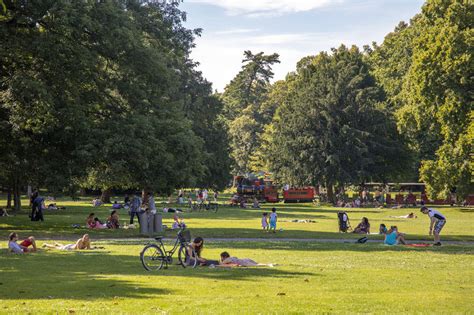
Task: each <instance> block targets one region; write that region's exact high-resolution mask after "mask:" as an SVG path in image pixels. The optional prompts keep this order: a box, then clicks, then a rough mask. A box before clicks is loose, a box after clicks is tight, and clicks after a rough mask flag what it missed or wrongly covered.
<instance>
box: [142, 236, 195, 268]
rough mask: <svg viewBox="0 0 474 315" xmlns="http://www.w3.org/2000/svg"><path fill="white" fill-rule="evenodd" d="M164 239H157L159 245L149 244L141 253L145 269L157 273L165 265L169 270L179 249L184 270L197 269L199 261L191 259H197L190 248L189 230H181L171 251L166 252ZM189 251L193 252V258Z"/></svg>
mask: <svg viewBox="0 0 474 315" xmlns="http://www.w3.org/2000/svg"><path fill="white" fill-rule="evenodd" d="M162 239H163V237H162V236H159V237H155V240H156V241H158V244H148V245H146V246H145V247H144V248H143V250H142V251H141V253H140V260H141V262H142V265H143V268H145V269H146V270H147V271H156V270H160V269H162V268H163V265H165V269H167V268H168V265H171V264H172V263H173V255H174V253H175V252H176V250H178V248H179V250H178V261H179V264H180V265H181V266H182V267H183V268H186V266H188V267H191V268H196V266H197V263H198V262H197V259H190V257H196V252H195V251H194V249H193V248H192V247H190V246H189V242H190V241H191V233H190V232H189V230H184V228H182V229H180V230H179V232H178V235H177V237H176V241H175V242H174V245H173V248H172V249H171V250H169V251H167V250H166V248H165V245H164V244H163V240H162ZM188 249H189V250H191V256H189V253H188Z"/></svg>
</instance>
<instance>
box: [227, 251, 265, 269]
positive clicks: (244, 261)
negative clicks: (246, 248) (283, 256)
mask: <svg viewBox="0 0 474 315" xmlns="http://www.w3.org/2000/svg"><path fill="white" fill-rule="evenodd" d="M219 266H220V267H273V264H259V263H258V262H256V261H254V260H252V259H250V258H237V257H230V255H229V253H228V252H223V253H221V261H220V263H219Z"/></svg>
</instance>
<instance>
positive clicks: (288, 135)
mask: <svg viewBox="0 0 474 315" xmlns="http://www.w3.org/2000/svg"><path fill="white" fill-rule="evenodd" d="M288 89H289V91H290V92H289V93H288V94H287V97H286V101H284V102H283V103H282V104H281V106H280V107H279V108H278V109H277V112H276V115H275V117H274V121H273V125H274V126H273V127H272V129H271V130H272V131H271V135H270V138H271V141H270V147H271V149H270V150H269V152H271V154H270V155H269V156H268V159H269V163H270V165H271V166H272V167H271V171H273V172H274V174H275V175H276V177H277V179H278V180H280V181H281V182H285V183H289V184H291V185H318V184H323V185H325V186H326V187H327V189H328V195H329V198H331V199H332V192H333V187H334V186H335V185H344V184H347V183H362V182H366V181H368V180H382V181H386V180H387V176H389V175H391V174H397V173H401V172H402V169H403V164H402V163H400V162H399V161H400V159H402V160H403V158H404V157H405V156H406V154H405V151H404V147H403V145H402V144H401V143H400V139H399V137H398V134H397V132H396V126H395V122H394V120H393V118H392V116H391V115H390V114H389V111H388V110H387V108H386V105H385V103H384V95H383V93H382V91H381V89H380V88H378V87H377V86H376V84H375V80H374V78H373V77H372V76H371V75H370V73H369V68H368V65H367V64H366V63H365V62H364V57H363V55H362V53H361V52H360V51H359V50H358V49H357V47H352V48H350V49H347V48H346V47H344V46H341V47H339V48H338V49H333V50H332V55H329V54H327V53H320V54H319V55H317V56H315V57H311V58H304V59H302V60H301V61H300V62H299V63H298V66H297V73H296V77H295V78H292V79H291V80H290V82H289V87H288Z"/></svg>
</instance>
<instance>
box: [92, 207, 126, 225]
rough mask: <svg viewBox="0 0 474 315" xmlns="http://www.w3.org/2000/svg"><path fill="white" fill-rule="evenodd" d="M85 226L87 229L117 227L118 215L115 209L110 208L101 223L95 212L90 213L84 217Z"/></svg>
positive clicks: (118, 222) (118, 223)
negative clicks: (110, 210)
mask: <svg viewBox="0 0 474 315" xmlns="http://www.w3.org/2000/svg"><path fill="white" fill-rule="evenodd" d="M86 227H87V228H89V229H118V228H119V227H120V221H119V215H118V213H117V210H112V212H111V213H110V216H109V217H108V218H107V221H106V222H105V223H103V222H102V221H100V220H99V218H98V217H96V216H95V213H93V212H92V213H90V214H89V215H88V216H87V219H86Z"/></svg>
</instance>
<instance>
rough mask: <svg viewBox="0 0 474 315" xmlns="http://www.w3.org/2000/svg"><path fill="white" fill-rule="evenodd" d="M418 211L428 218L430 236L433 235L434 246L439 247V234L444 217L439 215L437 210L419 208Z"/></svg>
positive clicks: (444, 222) (443, 223) (444, 221)
mask: <svg viewBox="0 0 474 315" xmlns="http://www.w3.org/2000/svg"><path fill="white" fill-rule="evenodd" d="M420 211H421V212H422V213H424V214H427V215H428V217H429V218H430V235H434V244H433V245H434V246H441V241H440V237H439V234H440V233H441V230H442V229H443V227H444V225H445V224H446V217H445V216H444V215H442V214H441V212H439V211H438V210H435V209H432V208H428V207H425V206H423V207H421V209H420Z"/></svg>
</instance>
